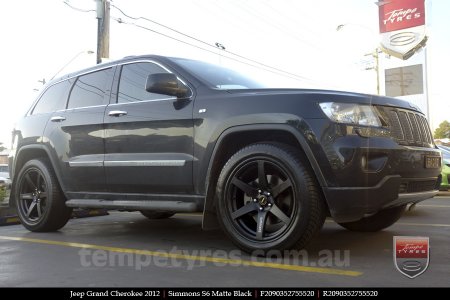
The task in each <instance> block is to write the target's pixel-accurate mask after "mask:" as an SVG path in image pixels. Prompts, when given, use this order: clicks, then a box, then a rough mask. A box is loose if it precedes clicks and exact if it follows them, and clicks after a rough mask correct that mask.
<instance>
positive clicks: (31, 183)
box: [25, 173, 36, 190]
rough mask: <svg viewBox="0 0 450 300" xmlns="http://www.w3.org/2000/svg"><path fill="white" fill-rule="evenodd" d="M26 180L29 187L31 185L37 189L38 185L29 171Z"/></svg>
mask: <svg viewBox="0 0 450 300" xmlns="http://www.w3.org/2000/svg"><path fill="white" fill-rule="evenodd" d="M25 180H26V181H27V183H28V186H29V187H31V188H32V189H33V190H34V189H36V185H35V184H34V182H33V180H31V177H30V174H29V173H27V174H26V175H25Z"/></svg>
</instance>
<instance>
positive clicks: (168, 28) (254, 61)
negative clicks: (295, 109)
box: [111, 4, 314, 81]
mask: <svg viewBox="0 0 450 300" xmlns="http://www.w3.org/2000/svg"><path fill="white" fill-rule="evenodd" d="M111 6H112V7H114V8H115V9H117V10H118V11H119V12H120V13H122V14H123V15H124V16H125V17H127V18H130V19H133V20H136V21H137V20H145V21H148V22H151V23H153V24H156V25H158V26H161V27H163V28H165V29H167V30H170V31H172V32H175V33H177V34H180V35H182V36H185V37H187V38H189V39H192V40H194V41H196V42H199V43H201V44H204V45H206V46H208V47H212V48H214V49H216V48H217V47H216V46H215V45H212V44H210V43H207V42H205V41H202V40H200V39H198V38H196V37H193V36H191V35H188V34H185V33H183V32H181V31H179V30H176V29H173V28H171V27H169V26H166V25H164V24H161V23H159V22H156V21H153V20H150V19H148V18H145V17H132V16H130V15H128V14H126V13H125V12H124V11H123V10H122V9H120V8H119V7H117V6H116V5H114V4H111ZM132 24H133V25H135V26H140V25H137V24H135V23H132ZM166 37H169V36H167V35H166ZM170 38H172V37H170ZM174 39H175V38H174ZM178 41H180V40H178ZM191 46H192V45H191ZM197 48H198V47H197ZM200 49H202V50H205V49H204V48H200ZM222 51H223V52H226V53H229V54H231V55H234V56H236V57H239V58H242V59H245V60H248V61H250V62H253V63H255V64H258V65H261V66H264V67H266V68H269V69H273V70H276V71H277V72H280V73H283V74H287V75H290V76H291V77H292V76H293V77H297V78H300V79H303V80H308V81H314V80H312V79H310V78H307V77H305V76H301V75H298V74H295V73H291V72H288V71H285V70H282V69H279V68H276V67H272V66H269V65H267V64H265V63H262V62H259V61H256V60H254V59H251V58H248V57H245V56H243V55H240V54H237V53H234V52H231V51H228V50H225V49H224V50H222ZM209 52H211V51H209ZM213 53H215V54H219V53H217V52H213ZM219 55H220V54H219ZM228 58H230V57H228ZM240 62H242V61H240ZM279 75H281V74H279Z"/></svg>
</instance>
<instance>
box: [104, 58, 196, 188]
mask: <svg viewBox="0 0 450 300" xmlns="http://www.w3.org/2000/svg"><path fill="white" fill-rule="evenodd" d="M118 71H119V72H116V74H118V75H117V76H120V77H117V78H116V84H115V88H114V87H113V91H115V93H113V97H112V101H113V102H114V103H111V104H110V105H109V106H108V107H107V109H106V111H105V135H106V136H105V163H104V165H105V172H106V183H107V187H108V191H109V192H112V193H133V194H134V193H140V194H180V193H190V192H192V189H193V184H192V162H193V156H192V155H193V122H192V109H193V104H192V101H190V100H188V101H183V102H180V100H177V99H176V98H175V97H172V96H167V95H161V94H154V93H148V92H147V91H146V90H145V84H146V80H147V76H148V75H150V74H152V73H164V72H169V71H168V69H167V68H165V67H163V66H162V65H160V64H158V63H155V62H150V61H148V62H135V63H129V64H125V65H123V66H122V67H121V69H120V70H118ZM114 100H115V101H114Z"/></svg>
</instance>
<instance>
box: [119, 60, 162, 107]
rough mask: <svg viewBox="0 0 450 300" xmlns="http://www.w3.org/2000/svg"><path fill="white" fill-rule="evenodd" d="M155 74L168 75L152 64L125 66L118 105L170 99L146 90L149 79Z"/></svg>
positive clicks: (121, 77) (121, 78) (121, 76)
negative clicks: (149, 76)
mask: <svg viewBox="0 0 450 300" xmlns="http://www.w3.org/2000/svg"><path fill="white" fill-rule="evenodd" d="M155 73H168V72H167V71H166V70H165V69H163V68H161V67H160V66H158V65H157V64H154V63H150V62H148V63H147V62H143V63H134V64H129V65H124V66H123V67H122V73H121V75H120V83H119V96H118V99H117V102H118V103H128V102H135V101H145V100H154V99H163V98H168V97H169V96H167V95H162V94H155V93H149V92H147V91H146V90H145V84H146V82H147V77H148V75H150V74H155Z"/></svg>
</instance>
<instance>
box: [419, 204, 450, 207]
mask: <svg viewBox="0 0 450 300" xmlns="http://www.w3.org/2000/svg"><path fill="white" fill-rule="evenodd" d="M416 207H436V208H450V205H435V204H418V205H417V206H416Z"/></svg>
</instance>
